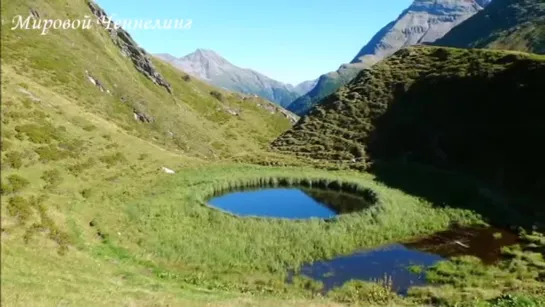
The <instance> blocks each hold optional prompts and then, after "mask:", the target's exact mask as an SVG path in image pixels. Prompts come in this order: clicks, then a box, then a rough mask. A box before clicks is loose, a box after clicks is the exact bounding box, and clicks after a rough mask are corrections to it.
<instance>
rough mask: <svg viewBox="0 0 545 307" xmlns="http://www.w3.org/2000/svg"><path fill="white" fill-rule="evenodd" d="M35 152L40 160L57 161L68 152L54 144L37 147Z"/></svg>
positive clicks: (66, 155)
mask: <svg viewBox="0 0 545 307" xmlns="http://www.w3.org/2000/svg"><path fill="white" fill-rule="evenodd" d="M35 152H36V153H37V154H38V155H39V156H40V160H41V161H43V162H47V161H58V160H62V159H65V158H67V157H68V156H69V154H68V152H66V151H63V150H60V149H59V148H58V147H57V146H55V145H49V146H42V147H38V148H36V150H35Z"/></svg>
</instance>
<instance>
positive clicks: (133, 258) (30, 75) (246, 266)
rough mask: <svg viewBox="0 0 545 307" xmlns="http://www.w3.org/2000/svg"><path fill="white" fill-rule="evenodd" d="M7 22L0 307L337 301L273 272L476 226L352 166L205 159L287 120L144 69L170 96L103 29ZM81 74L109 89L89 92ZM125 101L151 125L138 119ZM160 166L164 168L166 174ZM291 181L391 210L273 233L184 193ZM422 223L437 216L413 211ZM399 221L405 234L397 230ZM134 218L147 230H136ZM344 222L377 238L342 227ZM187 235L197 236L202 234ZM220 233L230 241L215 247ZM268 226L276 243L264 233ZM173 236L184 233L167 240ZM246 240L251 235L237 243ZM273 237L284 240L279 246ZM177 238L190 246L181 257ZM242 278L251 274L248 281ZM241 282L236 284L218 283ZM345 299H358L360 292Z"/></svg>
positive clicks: (224, 154)
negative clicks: (328, 182)
mask: <svg viewBox="0 0 545 307" xmlns="http://www.w3.org/2000/svg"><path fill="white" fill-rule="evenodd" d="M29 3H31V5H29ZM29 7H32V8H34V9H36V10H37V11H38V12H39V13H40V14H41V16H42V17H44V18H67V16H69V17H70V18H81V16H82V15H84V14H89V11H88V9H87V6H86V5H85V2H84V1H47V2H46V1H32V2H31V1H28V2H25V1H18V2H15V1H11V2H7V1H3V2H2V16H12V15H15V14H23V15H26V14H27V13H28V9H29ZM9 19H10V18H6V20H9ZM10 27H11V25H10V24H9V23H6V24H5V25H3V28H2V76H1V77H2V200H1V201H2V202H1V210H2V211H1V218H2V220H1V222H2V230H1V231H2V233H1V240H2V241H1V243H2V258H1V261H2V275H1V278H2V287H1V288H2V289H1V291H2V295H1V298H2V304H3V305H6V306H12V305H16V306H57V305H59V304H61V305H62V304H66V305H77V306H81V305H91V304H93V305H104V306H112V305H137V306H157V305H169V306H173V305H174V306H202V305H203V304H209V305H210V306H216V305H217V306H245V305H248V306H255V305H259V306H301V305H313V306H336V305H338V304H336V303H333V302H332V301H331V300H330V299H323V298H313V297H311V296H309V294H308V292H302V293H301V292H297V291H295V290H296V289H294V290H289V291H295V292H293V294H290V293H291V292H290V293H288V294H286V293H284V292H283V291H284V289H285V288H284V285H283V284H281V283H279V278H282V276H283V272H279V271H278V270H276V271H272V272H271V270H270V269H271V267H272V268H278V267H280V266H282V265H286V264H287V265H289V266H296V265H297V264H298V263H301V262H302V261H306V260H309V259H314V258H320V257H324V256H326V255H327V256H332V255H334V254H335V253H339V252H343V251H350V250H353V249H355V248H358V247H361V246H362V245H372V244H378V243H380V242H384V241H389V240H391V239H392V238H393V237H394V236H398V235H402V236H405V235H407V236H409V235H412V234H417V233H424V232H431V231H433V230H437V229H441V228H444V227H446V226H447V225H448V223H449V221H451V220H461V221H466V222H469V221H474V220H475V219H478V216H476V215H475V214H472V213H469V212H467V211H465V210H459V209H448V208H447V209H444V208H433V207H432V206H431V204H430V203H429V202H426V201H423V200H420V199H417V198H414V197H411V196H408V195H406V194H403V193H402V192H400V191H396V190H391V189H388V188H386V187H384V186H381V185H377V184H376V183H373V182H372V178H371V177H369V176H366V175H361V174H354V173H334V174H328V173H325V172H319V171H312V170H307V169H286V170H283V169H264V168H247V167H219V168H208V167H210V160H212V161H215V160H219V161H220V163H223V162H221V161H224V160H222V159H231V158H232V159H235V160H246V159H249V158H252V159H253V158H254V157H261V156H263V155H264V153H263V152H262V151H261V148H262V147H263V146H264V144H267V143H268V142H269V141H270V140H271V139H272V138H274V137H275V136H277V135H278V134H280V133H281V132H282V131H284V130H285V129H286V128H288V127H289V123H288V121H287V120H286V119H285V118H284V117H283V116H282V115H279V114H276V115H271V114H270V112H269V111H267V110H265V109H262V108H260V107H258V106H257V103H264V102H262V101H251V100H250V101H248V100H247V101H245V102H243V101H241V100H240V99H238V97H237V96H236V95H231V94H229V93H226V92H223V95H224V96H225V97H227V98H226V100H225V101H224V102H220V101H218V100H217V99H216V98H213V97H211V96H210V91H212V90H214V89H213V88H211V87H209V86H206V85H204V84H202V83H200V82H198V81H195V80H192V81H190V82H186V81H183V80H182V79H181V77H182V76H183V73H180V72H178V71H176V70H174V69H172V68H170V67H169V66H167V65H164V64H162V63H161V62H155V65H156V66H157V68H158V70H159V71H160V72H161V74H163V76H165V78H166V79H167V80H168V81H169V82H170V83H171V85H172V86H173V89H174V95H169V94H168V93H167V92H166V91H165V90H164V89H163V88H162V87H159V86H156V85H154V84H152V82H151V81H149V80H148V79H146V78H145V77H144V76H142V75H141V74H140V73H138V72H137V71H136V70H135V69H134V67H133V64H132V63H131V62H130V61H129V59H127V58H124V57H122V56H121V54H120V53H119V50H118V49H117V47H116V46H114V45H113V44H112V42H111V40H110V38H109V37H108V36H107V35H106V33H105V31H103V30H101V29H98V28H97V29H95V30H88V31H81V30H80V31H54V32H52V33H50V34H48V35H46V36H39V35H38V33H36V32H33V31H11V30H10V29H9V28H10ZM86 69H87V70H89V71H90V72H91V74H92V75H93V76H94V77H96V78H97V79H99V80H100V81H101V83H102V84H103V85H104V86H105V87H106V88H107V89H108V90H110V91H111V92H112V95H108V94H106V93H103V92H100V91H99V90H98V89H97V88H96V87H95V86H94V85H92V84H91V83H90V82H89V81H88V80H87V79H86V76H85V70H86ZM121 97H125V99H126V100H127V101H128V103H122V102H121ZM133 107H135V108H138V109H139V110H140V111H143V112H146V113H147V114H149V115H151V116H153V117H154V118H155V122H154V123H149V124H145V123H141V122H137V121H135V120H134V118H133V114H132V109H133ZM225 107H229V108H234V109H236V108H240V109H241V116H240V117H234V116H232V115H230V114H228V113H227V112H225V111H224V109H223V108H225ZM218 108H219V109H218ZM169 131H170V132H171V133H172V134H170V133H169ZM275 158H276V157H274V156H272V159H275ZM266 159H268V158H267V157H266V158H265V160H266ZM162 166H166V167H169V168H171V169H174V170H176V171H177V174H176V175H174V176H170V175H167V174H164V173H163V172H162V171H161V170H160V167H162ZM202 166H206V167H202ZM294 174H297V176H309V177H328V178H333V179H339V178H343V179H347V180H348V179H350V180H351V181H358V182H360V183H362V184H365V185H369V186H372V187H374V188H375V189H376V190H377V191H378V192H380V193H381V194H383V195H385V198H384V200H386V202H385V203H384V205H383V206H382V208H384V209H386V212H387V213H388V212H389V213H394V214H393V215H380V216H378V217H375V219H377V221H376V223H375V224H373V223H362V221H360V220H358V219H357V217H358V216H357V215H356V216H348V217H346V220H345V223H340V224H336V225H334V228H335V229H336V231H334V232H326V229H325V228H324V227H325V225H324V224H323V223H320V222H311V223H304V224H301V225H298V226H297V225H290V226H288V228H286V229H284V227H282V226H283V225H282V223H280V222H271V223H259V222H257V221H242V220H241V221H238V222H235V223H233V220H232V218H231V217H229V216H226V215H223V214H219V213H218V212H215V211H211V210H209V209H207V208H205V207H203V206H202V204H201V202H202V197H203V196H204V195H203V194H199V193H200V192H199V191H201V190H200V189H194V187H197V186H198V187H205V188H206V189H211V188H214V187H216V186H217V184H218V183H221V182H224V183H225V182H233V180H234V181H235V182H236V181H244V180H246V179H245V178H247V177H248V176H249V177H254V178H255V177H260V176H272V177H274V176H292V177H293V176H295V175H294ZM172 191H176V192H175V193H172ZM178 202H179V203H178ZM411 208H412V209H411ZM180 212H184V214H181V213H180ZM419 212H420V214H419ZM461 212H465V213H464V214H460V213H461ZM363 216H365V214H363ZM429 216H433V217H435V218H434V219H427V218H424V217H429ZM407 217H411V218H412V219H411V223H414V225H413V226H414V227H408V226H411V223H408V224H407ZM366 218H367V219H372V217H371V216H367V217H366ZM401 219H403V221H404V223H401V222H400V221H401ZM137 220H138V221H143V222H144V223H142V224H141V225H137V224H136V223H135V221H137ZM229 221H230V222H229ZM350 221H351V223H350ZM396 221H397V222H396ZM385 225H386V226H389V227H385V228H382V227H383V226H385ZM139 226H141V227H140V228H139ZM213 226H218V227H213ZM222 227H226V231H225V232H223V231H222V230H223V229H222ZM229 227H231V228H229ZM353 227H356V228H357V227H360V228H362V229H365V230H369V231H370V232H371V233H373V234H374V235H373V236H367V232H365V231H361V232H357V233H356V234H359V235H354V233H353V232H352V228H353ZM200 228H202V229H203V232H202V234H203V237H202V238H203V239H204V238H208V239H209V242H203V240H201V239H199V238H201V237H200V233H199V229H200ZM247 229H252V231H249V232H248V231H247ZM263 229H266V230H267V232H262V230H263ZM313 229H315V230H317V232H316V234H315V235H314V237H313V240H314V241H318V242H322V241H324V238H325V237H324V238H322V237H320V236H319V235H320V234H324V235H326V236H328V237H330V238H332V237H333V238H337V240H330V241H329V242H328V244H325V242H323V243H324V245H323V247H321V246H320V245H316V246H314V245H310V244H306V243H304V242H302V239H303V235H302V234H308V233H311V230H313ZM388 229H389V231H384V230H388ZM286 230H293V231H294V232H293V233H287V234H286ZM140 231H144V233H148V234H149V235H147V236H143V235H142V233H141V232H140ZM184 233H185V234H184ZM219 233H222V234H224V233H228V234H230V236H231V237H233V238H234V239H233V240H223V237H219V236H218V234H219ZM267 233H268V234H272V235H273V236H272V239H274V238H276V239H277V240H272V239H271V238H269V239H267V240H265V239H263V238H264V237H266V236H267ZM179 234H181V235H182V236H184V237H185V238H186V240H187V241H185V242H180V236H179ZM191 234H192V235H191ZM285 234H286V235H288V238H289V240H287V241H285V238H284V235H285ZM297 234H299V235H297ZM238 235H240V237H238ZM244 236H255V237H254V239H255V240H254V241H249V242H248V241H246V240H244V239H245V238H246V237H244ZM342 238H345V239H342ZM347 238H348V239H347ZM214 240H216V242H217V243H218V244H222V245H223V246H225V247H226V248H225V249H224V251H225V252H224V253H222V250H221V249H217V250H214V249H210V248H209V247H210V244H213V242H214ZM303 241H304V240H303ZM275 242H276V243H275ZM278 242H283V243H282V244H284V245H282V246H281V248H278V246H276V245H275V244H277V243H278ZM159 243H160V244H159ZM171 243H172V244H171ZM252 244H258V246H257V248H255V252H254V254H253V255H255V256H256V259H254V260H252V259H251V258H250V259H249V258H248V255H246V256H245V257H246V258H244V257H240V254H241V253H240V249H238V248H239V247H243V248H244V249H245V250H247V249H253V248H254V246H253V245H252ZM186 246H190V247H191V248H193V251H198V253H192V252H191V251H192V250H191V249H189V250H184V249H185V247H186ZM299 249H300V250H299ZM177 251H183V252H182V253H180V254H179V255H178V252H177ZM199 257H201V258H199ZM248 259H249V260H251V262H244V261H242V260H248ZM200 263H204V264H205V265H206V266H207V270H206V271H205V272H204V273H205V274H204V275H202V274H200V273H203V272H201V271H200V268H199V266H198V265H196V264H200ZM186 264H187V266H186ZM199 272H200V273H199ZM224 273H225V274H224ZM244 273H249V276H254V277H258V278H261V279H262V282H261V283H252V282H251V280H250V282H248V280H245V279H244V276H247V275H246V274H244ZM211 275H212V276H211ZM203 276H204V277H206V278H203ZM517 281H519V280H517ZM529 281H530V282H531V278H530V280H529ZM268 282H271V283H272V284H268ZM521 282H526V280H525V281H521ZM248 284H250V285H251V287H249V289H245V290H243V291H242V292H244V293H241V289H240V288H236V290H234V289H233V288H229V287H240V286H241V285H242V286H247V285H248ZM226 285H227V286H228V287H226ZM303 286H304V285H303ZM505 287H506V288H507V289H511V288H509V287H510V286H509V285H505ZM271 289H272V290H271ZM275 291H276V292H275ZM247 292H251V293H250V294H248V293H247ZM360 292H361V291H360ZM355 293H357V294H358V295H361V296H363V297H362V299H368V297H366V295H367V292H365V291H364V292H362V293H359V292H357V291H356V292H355ZM352 294H353V293H352V292H349V294H348V295H340V298H339V299H337V298H336V300H340V301H344V300H345V297H348V296H349V295H352ZM371 294H372V293H371ZM492 294H495V292H493V293H492ZM487 295H488V296H485V297H489V296H490V295H491V294H490V293H487ZM276 296H278V297H276ZM492 296H493V295H492ZM388 297H390V296H388ZM424 297H425V298H428V297H429V296H426V295H424ZM397 301H398V299H397V298H395V299H393V302H397ZM390 302H391V301H390ZM370 305H371V304H370ZM379 305H385V304H384V302H381V304H379Z"/></svg>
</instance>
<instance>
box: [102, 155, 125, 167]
mask: <svg viewBox="0 0 545 307" xmlns="http://www.w3.org/2000/svg"><path fill="white" fill-rule="evenodd" d="M98 160H99V161H100V162H102V163H104V164H106V165H107V166H108V167H110V166H114V165H116V164H117V163H120V162H126V161H127V158H125V156H124V155H123V154H122V153H121V152H116V153H115V154H111V155H105V156H102V157H100V158H98Z"/></svg>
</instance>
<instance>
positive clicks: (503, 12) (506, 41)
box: [434, 0, 545, 54]
mask: <svg viewBox="0 0 545 307" xmlns="http://www.w3.org/2000/svg"><path fill="white" fill-rule="evenodd" d="M434 45H439V46H451V47H460V48H493V49H512V50H520V51H527V52H533V53H541V54H542V53H545V1H544V0H494V1H492V4H490V5H489V6H487V7H486V9H484V10H483V11H481V12H479V13H477V14H476V15H474V16H473V17H471V18H470V19H468V20H467V21H466V22H464V23H463V24H461V25H459V26H457V27H456V28H454V29H452V31H450V32H449V33H448V34H447V35H445V37H443V38H442V39H440V40H438V41H437V42H436V43H435V44H434Z"/></svg>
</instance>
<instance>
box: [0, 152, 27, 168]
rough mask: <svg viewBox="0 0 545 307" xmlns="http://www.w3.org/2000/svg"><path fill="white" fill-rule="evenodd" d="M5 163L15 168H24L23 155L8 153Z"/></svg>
mask: <svg viewBox="0 0 545 307" xmlns="http://www.w3.org/2000/svg"><path fill="white" fill-rule="evenodd" d="M4 163H5V165H8V166H10V167H13V168H20V167H21V166H23V155H22V154H21V153H20V152H18V151H11V152H8V153H6V159H5V161H4ZM4 163H3V164H4Z"/></svg>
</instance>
